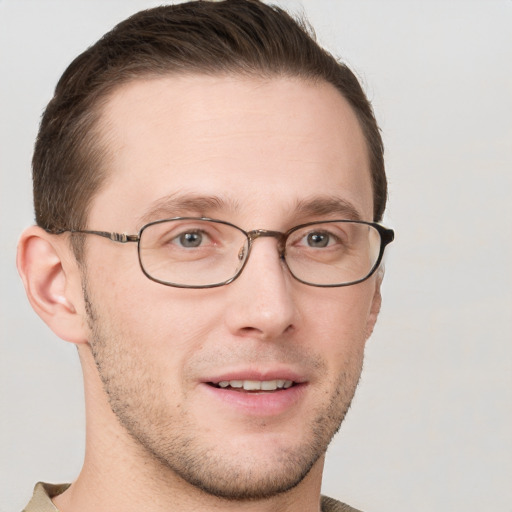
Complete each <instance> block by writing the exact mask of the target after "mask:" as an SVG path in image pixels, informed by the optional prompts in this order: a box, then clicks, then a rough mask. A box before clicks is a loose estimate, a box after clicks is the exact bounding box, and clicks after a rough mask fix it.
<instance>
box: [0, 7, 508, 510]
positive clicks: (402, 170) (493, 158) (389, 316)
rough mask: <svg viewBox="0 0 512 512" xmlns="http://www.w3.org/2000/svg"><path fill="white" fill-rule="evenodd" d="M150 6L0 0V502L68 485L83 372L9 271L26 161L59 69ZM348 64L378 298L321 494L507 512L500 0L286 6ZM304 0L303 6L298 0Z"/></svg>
mask: <svg viewBox="0 0 512 512" xmlns="http://www.w3.org/2000/svg"><path fill="white" fill-rule="evenodd" d="M157 3H159V2H151V1H143V0H137V1H136V0H131V1H128V0H122V1H121V0H116V1H113V0H111V1H104V0H102V1H99V0H87V1H73V2H71V1H69V0H67V1H63V0H60V1H57V0H55V1H50V0H46V1H35V0H34V1H24V0H0V76H1V80H0V180H1V181H0V194H1V195H0V216H1V227H2V229H1V235H2V236H1V241H0V243H1V246H0V252H1V262H0V283H1V286H0V299H1V305H0V337H1V345H0V350H1V353H0V393H1V395H0V414H1V416H0V422H1V423H0V437H1V445H0V464H1V470H0V512H7V511H15V510H20V509H21V508H22V507H23V505H24V504H25V502H26V501H27V499H28V498H29V496H30V493H31V488H32V486H33V484H34V483H35V482H36V481H37V480H46V481H55V482H57V481H69V480H70V479H72V478H74V477H75V476H76V475H77V473H78V471H79V468H80V464H81V458H82V454H83V448H84V439H83V437H84V428H83V423H84V413H83V395H82V385H81V372H80V368H79V364H78V359H77V355H76V353H75V349H74V347H73V346H71V345H69V344H67V343H65V342H63V341H60V340H58V339H57V338H56V337H55V336H54V335H53V334H52V333H51V332H50V331H49V330H48V329H47V328H46V326H44V324H43V323H42V322H41V320H39V318H38V317H37V316H36V315H35V313H33V312H32V310H31V309H30V307H29V305H28V303H27V302H26V299H25V296H24V291H23V289H22V286H21V283H20V281H19V279H18V277H17V274H16V270H15V264H14V259H15V247H16V242H17V238H18V236H19V233H20V232H21V230H22V229H23V228H24V227H26V226H28V225H30V224H31V223H32V219H33V214H32V206H31V183H30V158H31V152H32V146H33V141H34V138H35V135H36V130H37V125H38V121H39V117H40V114H41V112H42V109H43V107H44V105H45V104H46V102H47V101H48V100H49V99H50V96H51V93H52V89H53V87H54V86H55V83H56V81H57V79H58V77H59V76H60V74H61V73H62V72H63V70H64V68H65V67H66V65H67V64H68V63H69V62H70V61H71V59H72V58H73V57H75V56H76V55H77V54H78V53H79V52H80V51H82V50H83V49H85V48H86V47H87V46H88V45H89V44H92V43H93V42H94V41H95V40H96V39H97V38H98V37H99V36H101V35H102V34H103V33H104V32H105V31H106V30H107V29H109V28H110V27H111V26H113V25H114V24H115V23H116V22H118V21H120V20H121V19H123V18H125V17H126V16H127V15H129V14H131V13H133V12H135V11H137V10H139V9H140V8H144V7H150V6H153V5H157ZM281 4H283V5H285V6H288V7H289V8H290V9H292V10H294V11H301V10H302V9H304V10H305V11H306V13H307V14H308V16H309V18H310V20H311V21H312V23H313V25H314V26H315V28H316V31H317V34H318V37H319V39H320V41H321V42H322V43H323V44H324V45H326V46H327V47H328V48H330V49H331V50H332V51H333V52H334V53H336V54H337V55H338V56H340V57H341V58H343V59H344V60H345V61H346V62H348V63H349V64H350V65H352V66H353V68H354V69H355V71H356V72H357V73H358V74H359V76H360V77H361V78H362V80H363V83H364V86H365V88H366V90H367V92H368V94H369V96H370V97H371V98H372V100H373V103H374V107H375V109H376V112H377V117H378V119H379V121H380V124H381V126H382V129H383V133H384V140H385V144H386V153H387V167H388V174H389V181H390V206H389V210H388V214H387V216H386V221H385V223H386V224H387V225H389V226H391V227H393V228H395V230H396V232H397V240H396V243H395V244H394V246H393V247H392V248H391V250H390V252H389V255H388V260H387V269H386V272H387V275H386V279H385V283H384V306H383V310H382V313H381V318H380V320H379V323H378V325H377V328H376V331H375V333H374V336H373V338H372V339H371V340H370V342H369V344H368V346H367V357H366V364H365V369H364V372H363V377H362V381H361V385H360V388H359V390H358V393H357V395H356V399H355V401H354V404H353V407H352V410H351V412H350V413H349V416H348V418H347V420H346V422H345V423H344V425H343V427H342V430H341V433H340V434H339V435H338V436H337V438H336V440H335V442H334V443H333V445H332V446H331V448H330V450H329V454H328V460H327V466H326V473H325V479H324V492H325V493H327V494H330V495H332V496H334V497H337V498H340V499H343V500H345V501H347V502H348V503H350V504H352V505H353V506H356V507H358V508H361V509H363V510H365V511H367V512H372V511H373V512H377V511H378V512H387V511H410V510H414V511H415V512H423V511H425V512H426V511H429V512H430V511H432V510H436V511H438V512H443V511H446V512H452V511H481V510H486V511H487V510H493V511H496V512H500V511H501V512H506V511H508V512H510V511H512V486H511V484H510V482H511V480H512V434H511V432H512V334H511V333H512V313H511V311H512V271H511V261H512V236H511V235H512V228H511V221H512V206H511V204H512V202H511V200H510V195H511V191H512V69H511V66H512V64H511V63H512V28H511V27H512V2H511V1H510V0H480V1H471V0H464V1H462V0H461V1H457V0H446V1H429V2H427V1H419V0H408V1H406V0H403V1H391V0H381V1H377V0H374V1H370V0H357V1H356V0H352V1H349V0H337V1H335V0H331V1H328V0H315V1H313V0H304V1H303V2H300V1H299V0H295V1H288V2H281ZM301 5H303V7H301Z"/></svg>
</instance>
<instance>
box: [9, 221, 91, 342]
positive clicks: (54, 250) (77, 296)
mask: <svg viewBox="0 0 512 512" xmlns="http://www.w3.org/2000/svg"><path fill="white" fill-rule="evenodd" d="M16 262H17V266H18V272H19V274H20V276H21V279H22V281H23V284H24V286H25V291H26V293H27V297H28V300H29V302H30V304H31V305H32V307H33V308H34V311H35V312H36V313H37V314H38V315H39V316H40V317H41V318H42V319H43V321H44V322H45V323H46V324H47V325H48V326H49V327H50V329H52V331H53V332H54V333H55V334H56V335H57V336H59V337H60V338H62V339H64V340H66V341H70V342H72V343H86V342H87V336H86V331H85V329H84V322H83V316H82V315H81V314H80V310H81V309H82V307H81V301H82V294H81V279H80V271H79V269H78V265H77V263H76V261H74V258H73V257H72V255H71V250H70V249H69V247H67V246H66V241H65V240H64V239H63V238H58V236H57V235H51V234H49V233H47V232H46V231H44V230H43V229H41V228H39V227H37V226H32V227H30V228H28V229H26V230H25V231H24V233H23V234H22V236H21V238H20V241H19V243H18V256H17V260H16Z"/></svg>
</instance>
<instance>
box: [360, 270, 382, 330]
mask: <svg viewBox="0 0 512 512" xmlns="http://www.w3.org/2000/svg"><path fill="white" fill-rule="evenodd" d="M383 277H384V271H382V270H380V269H379V270H378V271H377V275H376V278H375V290H374V292H373V299H372V303H371V306H370V313H369V315H368V319H367V321H366V330H365V336H366V339H368V338H369V337H370V336H371V335H372V332H373V328H374V327H375V324H376V322H377V318H378V316H379V312H380V307H381V305H382V295H381V293H380V286H381V284H382V279H383Z"/></svg>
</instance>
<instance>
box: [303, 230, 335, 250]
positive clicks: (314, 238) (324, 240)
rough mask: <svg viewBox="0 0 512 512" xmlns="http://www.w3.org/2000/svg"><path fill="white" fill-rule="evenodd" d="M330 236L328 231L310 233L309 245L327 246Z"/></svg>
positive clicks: (308, 237)
mask: <svg viewBox="0 0 512 512" xmlns="http://www.w3.org/2000/svg"><path fill="white" fill-rule="evenodd" d="M329 238H330V235H328V234H327V233H309V234H308V235H307V238H306V240H307V244H308V246H309V247H327V246H328V245H329Z"/></svg>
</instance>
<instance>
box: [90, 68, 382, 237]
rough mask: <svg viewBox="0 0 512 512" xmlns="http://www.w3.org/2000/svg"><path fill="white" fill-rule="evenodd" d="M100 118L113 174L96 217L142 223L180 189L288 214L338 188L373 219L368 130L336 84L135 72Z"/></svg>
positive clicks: (234, 206) (229, 205)
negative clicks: (147, 75)
mask: <svg viewBox="0 0 512 512" xmlns="http://www.w3.org/2000/svg"><path fill="white" fill-rule="evenodd" d="M99 128H100V130H99V131H100V136H101V137H102V138H104V140H106V142H107V148H108V149H107V158H106V160H105V165H107V167H108V168H107V175H108V179H107V180H106V183H105V186H104V187H103V188H102V190H101V191H100V192H99V193H98V195H97V197H96V198H95V200H94V201H93V207H92V209H91V214H90V219H89V220H90V222H89V224H90V225H92V224H93V223H94V224H97V223H98V222H99V221H100V220H101V221H102V222H103V224H104V223H105V222H106V221H107V222H108V223H109V226H110V227H112V228H114V227H116V229H121V227H126V229H134V227H135V224H136V223H138V222H139V221H140V219H141V218H143V217H144V218H146V220H147V217H148V215H149V216H150V215H151V208H152V205H158V204H160V205H161V204H164V203H165V201H166V198H172V197H186V198H187V197H196V198H201V197H207V198H211V197H214V198H220V201H218V202H217V203H216V204H217V207H218V209H219V210H222V208H224V209H230V210H231V211H230V212H222V211H219V212H216V213H218V215H217V217H222V214H223V213H226V214H228V213H229V214H233V213H236V214H237V215H238V214H240V215H243V214H244V212H245V213H247V214H249V213H250V214H251V215H252V216H253V217H254V216H256V217H262V220H263V218H264V217H265V215H264V214H266V213H269V206H270V205H272V207H273V209H274V210H275V212H276V215H277V214H280V215H286V212H287V211H288V210H291V209H292V208H293V206H296V205H297V203H300V202H303V201H307V200H309V199H311V200H315V199H318V198H321V197H325V198H330V199H332V198H334V199H335V200H336V199H341V200H342V201H345V202H346V203H348V204H350V205H352V206H353V207H354V208H355V209H356V210H357V212H358V213H359V216H360V217H361V218H365V219H368V220H371V216H372V211H373V201H372V193H371V181H370V171H369V162H368V155H367V148H366V143H365V140H364V136H363V134H362V130H361V128H360V125H359V123H358V120H357V118H356V115H355V114H354V112H353V111H352V109H351V107H350V106H349V104H348V102H347V101H346V100H345V99H344V98H343V97H342V96H341V94H340V93H339V92H338V91H337V90H336V89H335V88H334V87H333V86H331V85H330V84H326V83H310V82H306V81H303V80H300V79H294V78H282V77H281V78H277V77H276V78H271V79H266V80H264V79H259V78H248V77H239V76H203V75H186V76H178V77H177V76H166V77H160V78H154V79H146V80H136V81H133V82H131V83H128V84H126V85H123V86H122V87H120V88H119V89H117V90H116V91H115V92H114V94H113V95H112V96H111V97H110V99H109V101H108V102H107V103H106V106H105V108H104V111H103V112H102V116H101V122H100V127H99ZM214 203H215V201H213V202H211V201H210V203H209V204H210V205H211V206H212V208H213V209H215V208H214ZM331 203H332V201H331ZM202 204H203V205H204V204H206V203H205V202H203V203H202ZM234 210H237V211H236V212H235V211H234ZM239 210H240V211H241V212H240V211H239ZM148 212H149V213H148ZM175 213H177V214H179V213H180V212H175ZM189 213H191V212H189V211H184V212H183V214H189ZM164 214H165V211H162V212H161V214H160V215H159V216H160V217H162V215H164ZM197 214H204V215H209V214H210V211H202V210H201V211H198V212H197ZM228 220H234V219H233V218H232V217H230V218H229V219H228ZM120 223H122V226H121V227H119V225H120ZM138 227H140V226H138ZM244 227H247V228H250V226H244ZM259 227H261V226H259ZM266 227H270V226H266Z"/></svg>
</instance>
